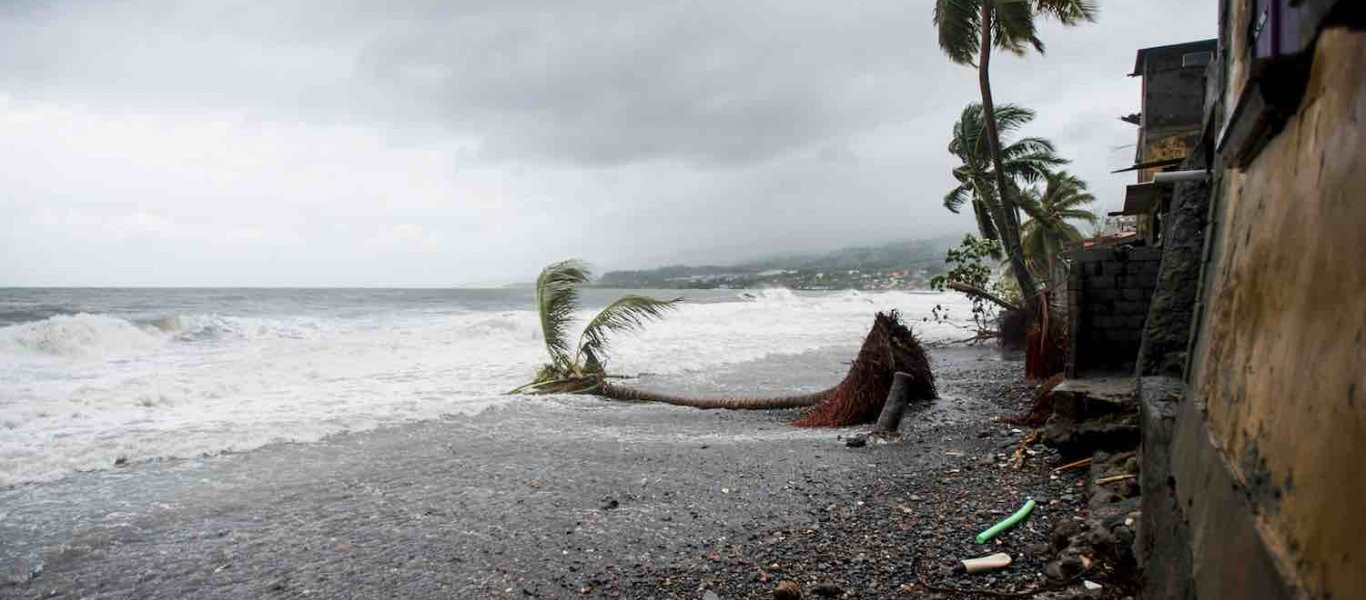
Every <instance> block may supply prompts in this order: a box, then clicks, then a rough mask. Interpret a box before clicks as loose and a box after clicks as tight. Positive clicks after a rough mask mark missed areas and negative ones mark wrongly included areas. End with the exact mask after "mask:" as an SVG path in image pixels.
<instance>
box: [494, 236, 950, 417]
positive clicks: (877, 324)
mask: <svg viewBox="0 0 1366 600" xmlns="http://www.w3.org/2000/svg"><path fill="white" fill-rule="evenodd" d="M591 279H592V274H591V272H590V271H589V270H588V268H587V267H586V266H584V265H583V264H582V263H579V262H577V261H565V262H561V263H556V264H553V265H550V266H548V267H546V268H545V269H544V270H542V271H541V275H540V277H538V278H537V280H536V303H537V311H538V312H539V314H540V320H541V330H542V337H543V339H544V341H545V345H546V351H547V352H548V353H549V354H550V358H551V361H550V363H548V364H546V365H544V366H542V367H541V369H540V370H539V371H538V372H537V374H536V379H535V380H534V381H532V382H531V383H528V384H527V385H524V386H522V387H520V388H517V389H515V390H513V391H512V393H519V392H525V393H536V394H555V393H574V394H595V395H599V396H603V397H606V398H611V399H614V400H624V401H643V402H661V403H664V404H674V405H678V406H688V407H692V408H701V409H730V410H772V409H786V408H802V407H814V408H813V409H812V410H811V411H810V412H807V413H806V414H804V415H803V416H802V417H801V418H799V419H798V420H797V421H796V423H795V424H796V425H798V426H801V427H837V426H844V425H853V424H857V423H867V422H871V421H873V420H874V419H876V418H877V416H878V413H879V412H880V411H881V410H882V404H883V402H884V401H885V400H886V398H887V392H888V391H889V390H890V389H891V386H892V381H893V376H894V374H895V373H896V372H897V371H904V372H906V373H908V374H910V375H911V378H912V379H911V380H912V389H911V392H910V398H912V399H917V400H919V399H930V398H933V397H935V387H934V375H933V374H932V373H931V372H930V368H929V361H928V360H927V358H926V356H925V351H924V349H923V348H922V347H921V345H920V342H919V340H917V339H916V338H915V336H914V335H913V334H912V333H911V331H910V329H908V328H907V327H906V326H905V325H903V324H901V322H900V320H899V319H898V316H897V313H896V311H892V312H890V313H879V314H878V315H877V316H876V318H875V319H874V321H873V328H872V330H871V331H869V332H868V336H867V338H865V339H864V342H863V347H862V348H861V349H860V350H859V354H858V357H857V358H855V360H854V362H853V364H852V365H851V366H850V368H849V372H848V374H847V375H845V378H844V380H843V381H842V382H840V384H839V385H837V386H835V387H832V388H830V389H827V390H822V391H819V392H815V393H811V394H802V395H792V396H774V397H715V398H692V397H687V396H678V395H673V394H665V393H661V392H654V391H649V390H642V389H637V388H633V387H629V386H625V385H621V384H618V383H614V382H613V380H614V379H622V378H621V377H619V376H614V375H610V374H608V373H607V370H606V361H607V336H608V334H609V333H611V332H624V331H630V330H635V329H639V328H641V327H643V326H644V324H645V323H646V322H648V321H650V320H654V319H659V318H662V317H663V316H664V314H665V313H666V312H667V311H670V310H674V309H675V308H676V304H677V303H678V302H679V301H680V300H677V299H675V300H658V299H655V298H650V297H647V296H639V295H635V294H629V295H626V296H622V297H621V298H619V299H617V300H616V301H615V302H613V303H611V304H609V305H608V306H607V307H606V308H604V309H602V311H600V312H599V313H598V314H597V315H596V316H594V317H593V318H592V319H591V320H589V322H588V324H587V326H585V327H584V330H583V333H582V334H581V335H580V337H579V343H578V346H577V349H575V350H574V351H573V352H571V347H570V344H569V341H568V340H569V338H568V335H567V327H568V325H569V322H570V321H571V320H572V316H573V313H574V311H575V310H576V309H577V308H578V288H579V286H581V285H583V284H586V283H588V282H589V281H590V280H591Z"/></svg>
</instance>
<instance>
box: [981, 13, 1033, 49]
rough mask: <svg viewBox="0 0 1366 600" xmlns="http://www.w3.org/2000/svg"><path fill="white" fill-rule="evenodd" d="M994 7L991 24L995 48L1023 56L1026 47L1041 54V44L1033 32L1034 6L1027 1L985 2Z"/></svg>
mask: <svg viewBox="0 0 1366 600" xmlns="http://www.w3.org/2000/svg"><path fill="white" fill-rule="evenodd" d="M987 1H990V2H991V3H992V4H993V5H994V7H993V12H994V14H995V16H996V18H995V20H994V21H993V22H992V30H993V32H994V34H995V45H996V47H997V48H1000V49H1002V50H1005V51H1006V52H1010V53H1012V54H1017V55H1019V54H1024V52H1025V49H1026V47H1027V45H1032V46H1033V47H1034V49H1035V50H1037V51H1039V53H1043V42H1041V41H1039V38H1038V36H1037V35H1035V31H1034V6H1033V5H1032V4H1030V3H1029V0H987Z"/></svg>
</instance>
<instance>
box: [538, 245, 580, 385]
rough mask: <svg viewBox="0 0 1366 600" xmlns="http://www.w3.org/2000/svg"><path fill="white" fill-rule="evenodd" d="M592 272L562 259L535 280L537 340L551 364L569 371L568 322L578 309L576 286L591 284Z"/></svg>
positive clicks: (570, 362) (572, 261)
mask: <svg viewBox="0 0 1366 600" xmlns="http://www.w3.org/2000/svg"><path fill="white" fill-rule="evenodd" d="M592 279H593V273H592V271H590V270H589V269H588V267H587V266H586V265H584V264H583V263H582V262H580V261H578V260H566V261H563V262H558V263H555V264H553V265H550V266H548V267H546V268H544V269H542V270H541V274H540V276H539V277H537V278H536V311H537V313H539V315H540V318H541V337H542V338H543V339H544V340H545V349H546V352H548V353H550V360H551V364H552V365H554V366H555V367H557V368H561V369H564V370H566V371H567V370H570V368H571V367H572V365H573V361H572V360H571V359H570V356H569V334H568V327H569V322H570V321H572V320H573V318H574V311H575V310H577V309H578V307H579V286H581V285H583V284H585V283H588V282H589V281H592Z"/></svg>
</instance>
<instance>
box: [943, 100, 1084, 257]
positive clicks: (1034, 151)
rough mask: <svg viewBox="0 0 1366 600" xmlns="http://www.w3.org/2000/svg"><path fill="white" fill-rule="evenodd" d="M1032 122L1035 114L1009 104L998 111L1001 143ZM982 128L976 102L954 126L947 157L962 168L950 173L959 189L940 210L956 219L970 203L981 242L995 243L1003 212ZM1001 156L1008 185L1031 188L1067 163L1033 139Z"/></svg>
mask: <svg viewBox="0 0 1366 600" xmlns="http://www.w3.org/2000/svg"><path fill="white" fill-rule="evenodd" d="M1033 119H1034V111H1032V110H1029V109H1027V108H1022V107H1019V106H1015V105H1013V104H1004V105H1001V106H999V107H997V108H996V121H997V127H998V129H999V131H1000V134H1001V135H1002V136H1003V137H1004V136H1006V135H1009V134H1010V133H1012V132H1015V131H1017V130H1018V129H1020V128H1021V127H1023V126H1024V125H1025V124H1026V123H1028V122H1030V121H1031V120H1033ZM984 126H985V123H984V122H983V120H982V105H981V104H979V103H975V102H974V103H972V104H969V105H968V106H967V107H966V108H964V109H963V113H962V115H960V116H959V118H958V122H957V123H955V124H954V126H953V139H952V140H951V141H950V142H949V153H950V154H952V155H954V156H956V157H958V160H959V161H961V162H962V164H961V165H959V166H958V167H955V168H954V170H953V177H954V179H956V180H957V181H958V185H957V186H955V187H954V188H953V189H952V190H950V191H949V193H948V194H946V195H945V196H944V208H947V209H949V210H950V211H952V212H955V213H956V212H958V211H959V210H960V209H962V207H963V205H964V204H968V203H969V202H971V203H972V209H973V214H974V215H975V216H976V217H977V229H978V231H979V232H980V233H981V234H982V237H983V238H985V239H989V240H997V239H1000V237H999V233H998V231H999V227H1001V226H1003V225H1001V224H998V223H996V222H995V221H994V220H993V216H992V215H995V214H999V213H998V212H997V211H999V210H1001V208H1002V207H1001V206H1000V204H999V202H998V196H997V194H996V184H995V183H994V181H993V178H994V177H995V171H994V168H993V167H992V160H991V153H990V150H989V149H988V147H987V141H986V135H985V130H984ZM1001 154H1002V159H1003V161H1002V167H1003V168H1004V169H1005V174H1006V178H1007V179H1008V180H1009V181H1010V182H1011V183H1012V184H1019V183H1024V184H1029V183H1034V182H1036V181H1039V180H1040V179H1042V178H1044V177H1045V176H1046V175H1047V174H1048V172H1049V170H1050V169H1052V168H1053V167H1056V166H1059V165H1063V164H1066V163H1067V160H1065V159H1063V158H1061V157H1059V156H1058V155H1057V154H1055V153H1054V149H1053V144H1052V143H1051V142H1049V141H1048V140H1045V139H1043V138H1037V137H1026V138H1021V139H1020V140H1018V141H1016V142H1014V143H1011V144H1009V145H1006V146H1004V147H1003V148H1001ZM997 258H999V256H998V257H997Z"/></svg>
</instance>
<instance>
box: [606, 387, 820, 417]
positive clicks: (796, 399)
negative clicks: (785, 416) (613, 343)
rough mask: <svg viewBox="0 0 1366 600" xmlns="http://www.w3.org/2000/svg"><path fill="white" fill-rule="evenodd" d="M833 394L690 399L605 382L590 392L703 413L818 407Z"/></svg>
mask: <svg viewBox="0 0 1366 600" xmlns="http://www.w3.org/2000/svg"><path fill="white" fill-rule="evenodd" d="M833 391H835V388H830V389H827V390H822V391H819V392H816V393H814V394H804V395H800V396H778V397H773V398H740V397H736V398H688V397H686V396H675V395H673V394H663V393H660V392H652V391H649V390H642V389H637V388H632V387H626V386H621V385H613V384H611V383H608V382H605V381H604V382H602V384H600V385H598V387H596V388H594V389H593V390H592V391H591V393H593V394H597V395H599V396H603V397H606V398H611V399H613V400H624V401H627V402H660V403H663V404H673V405H675V406H687V407H690V408H700V409H704V410H710V409H725V410H776V409H783V408H803V407H806V406H815V405H817V404H820V403H821V402H822V401H824V400H825V399H826V398H827V397H829V396H830V394H831V392H833Z"/></svg>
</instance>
